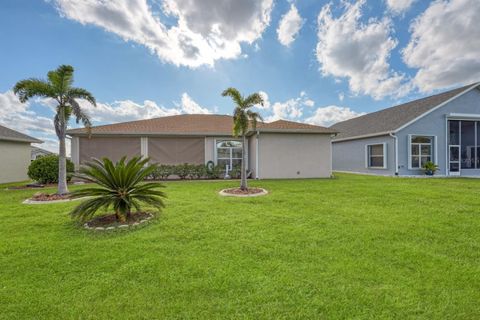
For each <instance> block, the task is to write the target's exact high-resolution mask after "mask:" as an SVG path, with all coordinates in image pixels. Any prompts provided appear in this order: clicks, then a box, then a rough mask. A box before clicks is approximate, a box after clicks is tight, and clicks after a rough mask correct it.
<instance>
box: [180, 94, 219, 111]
mask: <svg viewBox="0 0 480 320" xmlns="http://www.w3.org/2000/svg"><path fill="white" fill-rule="evenodd" d="M178 106H179V107H180V110H181V112H182V113H195V114H199V113H200V114H208V113H212V112H211V111H210V110H208V109H207V108H204V107H201V106H200V105H199V104H198V103H196V102H195V101H193V99H192V98H190V96H189V95H188V94H187V93H186V92H184V93H183V94H182V102H181V104H180V105H178Z"/></svg>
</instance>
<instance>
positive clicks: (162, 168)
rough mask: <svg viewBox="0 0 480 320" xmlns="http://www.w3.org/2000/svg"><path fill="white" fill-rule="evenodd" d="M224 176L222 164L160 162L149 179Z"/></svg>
mask: <svg viewBox="0 0 480 320" xmlns="http://www.w3.org/2000/svg"><path fill="white" fill-rule="evenodd" d="M238 170H239V169H238ZM238 172H239V171H238ZM223 176H224V173H223V168H222V167H220V166H213V167H211V168H208V167H207V166H206V165H203V164H190V163H182V164H177V165H168V164H159V165H158V168H157V169H156V170H155V171H154V172H153V173H152V174H151V175H150V176H149V177H148V179H151V180H167V179H169V178H173V177H174V178H179V179H181V180H186V179H190V180H194V179H197V180H198V179H220V178H223ZM232 178H234V176H232ZM235 178H236V176H235Z"/></svg>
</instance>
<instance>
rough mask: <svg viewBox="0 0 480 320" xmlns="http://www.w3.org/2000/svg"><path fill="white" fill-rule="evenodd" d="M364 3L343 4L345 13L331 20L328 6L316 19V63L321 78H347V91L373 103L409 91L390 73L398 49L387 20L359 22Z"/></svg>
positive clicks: (390, 25)
mask: <svg viewBox="0 0 480 320" xmlns="http://www.w3.org/2000/svg"><path fill="white" fill-rule="evenodd" d="M364 4H365V0H361V1H358V2H356V3H353V4H352V3H345V10H344V12H343V14H342V15H341V16H339V17H338V18H335V17H333V14H332V10H331V5H330V4H329V5H326V6H324V7H323V8H322V10H321V11H320V13H319V15H318V44H317V49H316V56H317V60H318V62H319V63H320V70H321V72H322V74H323V75H324V76H333V77H335V78H336V79H337V78H347V79H348V83H349V87H350V90H351V91H353V92H354V93H355V94H366V95H370V96H372V97H373V98H374V99H377V100H378V99H382V98H384V97H386V96H393V97H400V96H403V95H405V94H406V93H408V91H409V90H410V87H409V86H408V85H407V84H404V82H405V81H406V79H405V76H404V75H403V74H399V73H396V72H394V71H392V70H391V69H390V65H389V62H388V60H389V58H390V53H391V51H392V50H393V49H394V48H395V47H396V46H397V40H395V39H394V38H392V36H391V33H392V32H393V30H392V22H391V20H390V19H389V18H383V19H381V20H378V19H369V20H368V22H367V23H362V22H361V21H360V19H361V17H362V12H361V8H362V6H363V5H364Z"/></svg>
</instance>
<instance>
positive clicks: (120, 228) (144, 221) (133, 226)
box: [83, 213, 153, 232]
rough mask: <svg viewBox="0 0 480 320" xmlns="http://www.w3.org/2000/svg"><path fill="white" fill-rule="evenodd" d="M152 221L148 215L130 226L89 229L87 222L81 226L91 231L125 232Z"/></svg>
mask: <svg viewBox="0 0 480 320" xmlns="http://www.w3.org/2000/svg"><path fill="white" fill-rule="evenodd" d="M152 219H153V214H151V213H149V216H148V217H146V218H145V219H142V220H140V221H139V222H134V223H132V224H121V225H118V226H112V227H90V226H89V225H88V222H85V223H84V224H83V227H84V228H85V229H87V230H92V231H102V232H104V231H114V230H127V229H133V228H135V227H137V226H140V225H144V224H146V223H148V222H150V220H152Z"/></svg>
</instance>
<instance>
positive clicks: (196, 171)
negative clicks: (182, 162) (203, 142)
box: [189, 164, 207, 179]
mask: <svg viewBox="0 0 480 320" xmlns="http://www.w3.org/2000/svg"><path fill="white" fill-rule="evenodd" d="M206 173H207V168H206V167H205V165H203V164H198V165H192V166H191V171H190V174H189V177H190V179H202V178H203V177H205V175H206Z"/></svg>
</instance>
